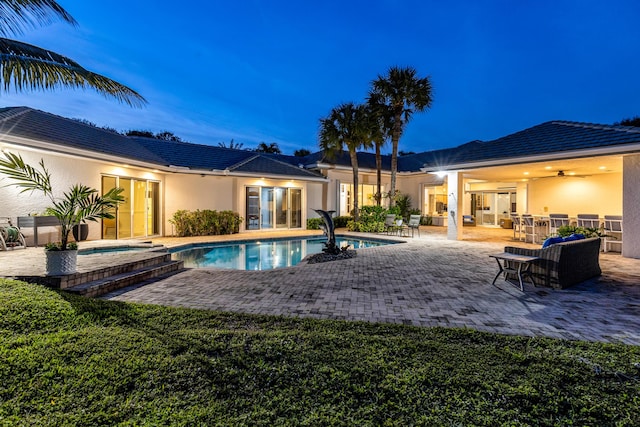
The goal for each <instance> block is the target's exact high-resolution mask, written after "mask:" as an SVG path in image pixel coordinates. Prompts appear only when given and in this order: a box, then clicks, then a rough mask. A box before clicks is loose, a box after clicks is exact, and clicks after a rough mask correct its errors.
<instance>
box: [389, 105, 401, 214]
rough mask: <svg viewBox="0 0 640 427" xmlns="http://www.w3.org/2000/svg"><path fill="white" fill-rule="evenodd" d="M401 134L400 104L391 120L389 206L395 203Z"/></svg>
mask: <svg viewBox="0 0 640 427" xmlns="http://www.w3.org/2000/svg"><path fill="white" fill-rule="evenodd" d="M401 134H402V106H401V107H400V108H396V110H395V114H394V122H393V132H392V133H391V189H390V191H389V196H390V200H389V206H394V205H395V196H396V176H397V174H398V142H399V141H400V135H401Z"/></svg>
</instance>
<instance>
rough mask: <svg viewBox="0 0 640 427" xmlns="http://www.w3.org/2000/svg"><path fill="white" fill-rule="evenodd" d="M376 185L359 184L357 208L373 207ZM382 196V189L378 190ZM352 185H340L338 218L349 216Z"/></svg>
mask: <svg viewBox="0 0 640 427" xmlns="http://www.w3.org/2000/svg"><path fill="white" fill-rule="evenodd" d="M377 188H378V186H377V185H370V184H360V185H359V186H358V189H359V191H358V198H359V199H360V200H359V203H358V207H360V208H362V207H363V206H375V205H376V197H375V196H376V191H377ZM380 191H381V192H382V193H383V194H384V187H382V188H381V189H380ZM353 207H354V206H353V184H340V213H339V215H340V216H347V215H351V211H352V210H353Z"/></svg>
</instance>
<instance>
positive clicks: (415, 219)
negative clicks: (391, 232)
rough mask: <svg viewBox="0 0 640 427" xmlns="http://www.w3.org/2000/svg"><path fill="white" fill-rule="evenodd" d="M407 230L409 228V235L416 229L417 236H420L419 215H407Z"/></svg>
mask: <svg viewBox="0 0 640 427" xmlns="http://www.w3.org/2000/svg"><path fill="white" fill-rule="evenodd" d="M407 226H408V227H409V230H411V237H413V233H414V232H415V231H416V230H418V237H420V215H411V216H409V224H407Z"/></svg>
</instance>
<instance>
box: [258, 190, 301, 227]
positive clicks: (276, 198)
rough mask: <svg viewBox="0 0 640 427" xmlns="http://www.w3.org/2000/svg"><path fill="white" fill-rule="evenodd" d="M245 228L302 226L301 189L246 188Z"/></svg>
mask: <svg viewBox="0 0 640 427" xmlns="http://www.w3.org/2000/svg"><path fill="white" fill-rule="evenodd" d="M245 200H246V206H245V207H246V213H245V215H246V216H247V221H246V225H245V227H246V229H247V230H260V229H269V228H276V229H280V228H302V190H301V189H299V188H284V187H247V188H246V199H245Z"/></svg>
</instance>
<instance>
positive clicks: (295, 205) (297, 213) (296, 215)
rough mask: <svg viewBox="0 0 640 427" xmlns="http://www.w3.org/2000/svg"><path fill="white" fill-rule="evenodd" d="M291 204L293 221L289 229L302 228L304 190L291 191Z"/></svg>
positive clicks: (293, 189)
mask: <svg viewBox="0 0 640 427" xmlns="http://www.w3.org/2000/svg"><path fill="white" fill-rule="evenodd" d="M289 194H290V198H291V203H289V206H290V209H289V212H290V214H291V221H290V224H289V227H291V228H302V190H300V189H298V188H291V189H289Z"/></svg>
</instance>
